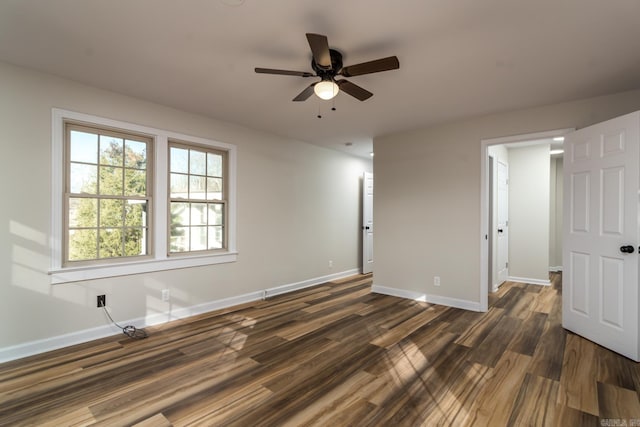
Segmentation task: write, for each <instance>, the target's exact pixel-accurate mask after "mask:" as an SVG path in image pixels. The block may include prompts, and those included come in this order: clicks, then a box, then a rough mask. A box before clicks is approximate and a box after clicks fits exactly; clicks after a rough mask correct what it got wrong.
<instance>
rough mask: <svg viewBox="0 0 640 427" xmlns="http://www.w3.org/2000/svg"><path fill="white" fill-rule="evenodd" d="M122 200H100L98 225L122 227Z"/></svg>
mask: <svg viewBox="0 0 640 427" xmlns="http://www.w3.org/2000/svg"><path fill="white" fill-rule="evenodd" d="M122 206H123V203H122V200H117V199H103V200H100V227H122V225H123V221H122V214H123V212H122Z"/></svg>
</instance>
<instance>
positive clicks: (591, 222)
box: [562, 112, 640, 361]
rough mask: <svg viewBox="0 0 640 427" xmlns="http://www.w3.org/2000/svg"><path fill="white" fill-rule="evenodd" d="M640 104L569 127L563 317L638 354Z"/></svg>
mask: <svg viewBox="0 0 640 427" xmlns="http://www.w3.org/2000/svg"><path fill="white" fill-rule="evenodd" d="M639 131H640V112H636V113H632V114H628V115H625V116H622V117H618V118H616V119H613V120H609V121H606V122H603V123H599V124H596V125H593V126H590V127H588V128H584V129H581V130H578V131H576V132H573V133H571V134H569V135H567V137H566V139H565V143H564V146H565V154H564V218H563V222H564V224H563V227H564V235H563V238H564V242H563V245H564V249H563V291H562V325H563V326H564V327H565V328H566V329H569V330H570V331H573V332H575V333H577V334H579V335H582V336H584V337H585V338H588V339H589V340H591V341H594V342H596V343H598V344H600V345H602V346H604V347H607V348H609V349H611V350H613V351H615V352H618V353H620V354H622V355H624V356H627V357H629V358H631V359H633V360H635V361H638V360H639V359H640V354H639V352H638V189H639V184H638V178H639V176H638V170H639V165H640V156H639V151H638V147H639V145H640V140H639V139H640V133H639Z"/></svg>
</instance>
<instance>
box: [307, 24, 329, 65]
mask: <svg viewBox="0 0 640 427" xmlns="http://www.w3.org/2000/svg"><path fill="white" fill-rule="evenodd" d="M307 41H308V42H309V47H310V48H311V52H312V53H313V59H314V61H316V65H318V66H320V68H324V69H325V70H330V69H331V53H330V52H329V41H328V40H327V36H323V35H321V34H312V33H307Z"/></svg>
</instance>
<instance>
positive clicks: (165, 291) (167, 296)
mask: <svg viewBox="0 0 640 427" xmlns="http://www.w3.org/2000/svg"><path fill="white" fill-rule="evenodd" d="M170 298H171V291H169V289H163V290H162V301H169V299H170Z"/></svg>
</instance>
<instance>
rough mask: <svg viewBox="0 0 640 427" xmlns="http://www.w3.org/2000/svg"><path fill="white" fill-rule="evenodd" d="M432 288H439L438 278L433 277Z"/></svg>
mask: <svg viewBox="0 0 640 427" xmlns="http://www.w3.org/2000/svg"><path fill="white" fill-rule="evenodd" d="M433 286H440V276H433Z"/></svg>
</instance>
